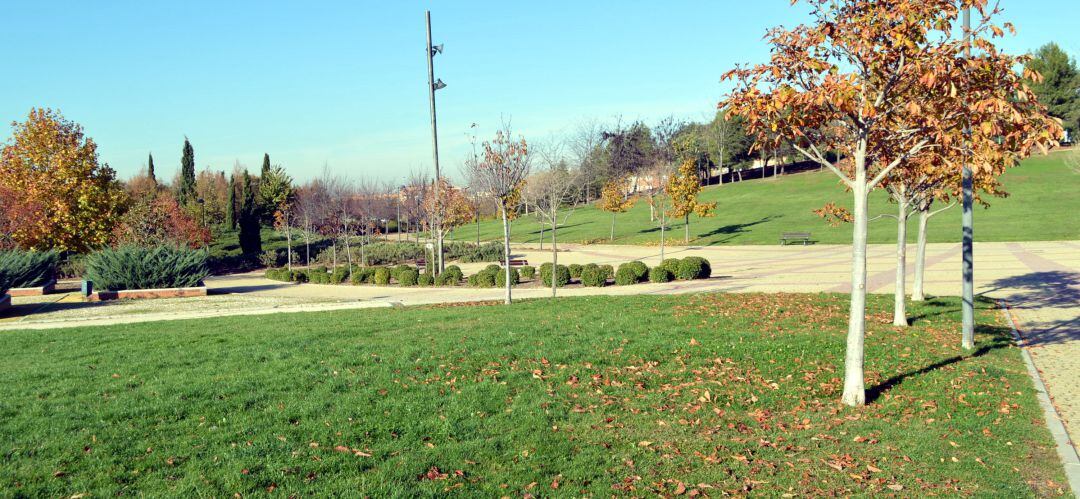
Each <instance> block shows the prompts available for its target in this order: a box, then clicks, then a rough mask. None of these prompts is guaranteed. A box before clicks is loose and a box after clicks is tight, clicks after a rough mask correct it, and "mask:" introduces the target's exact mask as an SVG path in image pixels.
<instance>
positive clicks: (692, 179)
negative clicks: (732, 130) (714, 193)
mask: <svg viewBox="0 0 1080 499" xmlns="http://www.w3.org/2000/svg"><path fill="white" fill-rule="evenodd" d="M700 178H701V177H700V175H698V167H697V163H695V162H694V160H693V159H687V160H685V161H683V163H682V164H681V165H679V168H678V170H676V171H675V174H674V175H672V176H671V177H669V178H668V185H667V189H666V191H667V195H668V196H670V197H671V210H670V215H671V216H673V217H682V218H683V242H684V243H687V244H689V243H690V215H691V214H695V215H697V216H699V217H702V218H704V217H711V216H713V210H715V209H716V203H703V202H701V201H699V200H698V193H699V192H701V181H700Z"/></svg>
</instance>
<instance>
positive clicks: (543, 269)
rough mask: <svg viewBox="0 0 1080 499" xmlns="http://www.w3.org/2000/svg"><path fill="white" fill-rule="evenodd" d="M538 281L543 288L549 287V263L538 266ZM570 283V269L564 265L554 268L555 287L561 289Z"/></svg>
mask: <svg viewBox="0 0 1080 499" xmlns="http://www.w3.org/2000/svg"><path fill="white" fill-rule="evenodd" d="M540 280H541V281H542V282H543V284H544V286H545V287H551V263H545V264H543V265H541V266H540ZM569 283H570V269H568V268H566V266H565V265H559V266H558V267H556V268H555V286H556V287H559V288H561V287H563V286H566V285H567V284H569Z"/></svg>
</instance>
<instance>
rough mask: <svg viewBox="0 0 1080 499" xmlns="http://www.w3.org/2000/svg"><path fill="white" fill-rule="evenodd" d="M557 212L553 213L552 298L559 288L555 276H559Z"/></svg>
mask: <svg viewBox="0 0 1080 499" xmlns="http://www.w3.org/2000/svg"><path fill="white" fill-rule="evenodd" d="M556 221H557V219H556V218H555V212H554V211H552V212H551V297H552V298H555V289H556V288H557V287H558V281H557V280H556V279H555V276H557V275H559V273H558V272H556V269H558V268H559V247H558V239H557V237H556V234H555V233H556V226H555V222H556Z"/></svg>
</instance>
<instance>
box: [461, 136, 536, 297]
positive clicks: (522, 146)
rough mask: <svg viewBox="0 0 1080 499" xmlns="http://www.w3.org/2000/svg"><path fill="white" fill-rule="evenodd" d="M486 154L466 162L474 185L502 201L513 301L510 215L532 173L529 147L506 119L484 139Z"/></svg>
mask: <svg viewBox="0 0 1080 499" xmlns="http://www.w3.org/2000/svg"><path fill="white" fill-rule="evenodd" d="M483 149H484V151H483V155H482V156H481V157H479V158H474V159H469V160H467V161H466V162H465V168H466V171H467V172H468V175H467V176H468V178H469V181H470V184H471V185H474V186H476V187H478V188H479V189H480V190H481V191H482V192H485V193H487V194H489V195H490V196H491V197H492V199H493V200H494V201H495V202H496V203H497V204H498V209H499V214H500V215H501V216H502V222H503V260H504V269H503V271H504V272H505V273H506V300H505V303H506V304H507V305H509V304H510V303H511V301H512V300H511V292H510V289H511V287H512V282H511V280H510V218H509V212H510V210H513V209H514V208H515V206H516V205H517V204H518V202H519V200H520V198H521V188H522V186H523V185H524V182H525V178H526V177H528V175H529V159H530V158H529V150H528V145H527V143H526V142H525V139H524V138H523V137H520V136H518V138H517V139H515V138H514V133H513V130H512V129H511V128H510V123H509V122H503V124H502V127H501V128H500V129H499V131H498V132H496V133H495V138H494V140H492V141H490V142H484V146H483Z"/></svg>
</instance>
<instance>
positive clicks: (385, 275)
mask: <svg viewBox="0 0 1080 499" xmlns="http://www.w3.org/2000/svg"><path fill="white" fill-rule="evenodd" d="M371 280H372V282H374V283H375V284H377V285H379V286H386V285H387V284H390V269H388V268H386V267H379V268H376V269H375V273H374V274H372V277H371Z"/></svg>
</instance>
